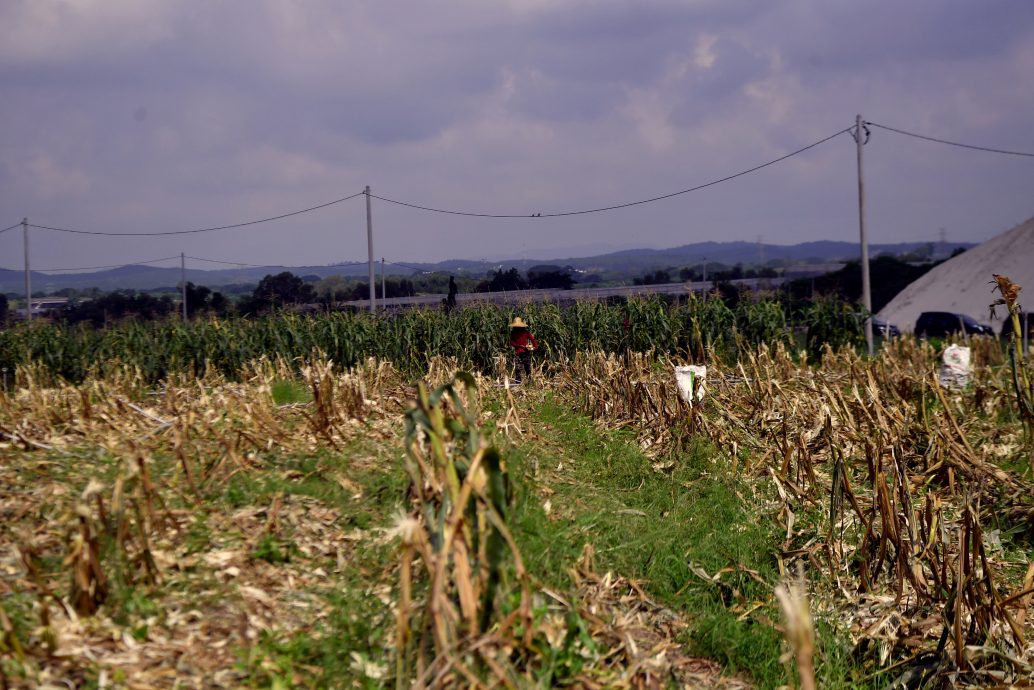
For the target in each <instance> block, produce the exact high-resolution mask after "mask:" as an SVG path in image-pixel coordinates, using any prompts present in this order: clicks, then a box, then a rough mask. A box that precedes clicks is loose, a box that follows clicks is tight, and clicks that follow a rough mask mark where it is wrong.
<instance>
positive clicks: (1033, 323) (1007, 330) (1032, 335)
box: [1002, 312, 1034, 340]
mask: <svg viewBox="0 0 1034 690" xmlns="http://www.w3.org/2000/svg"><path fill="white" fill-rule="evenodd" d="M1024 327H1026V329H1027V339H1028V340H1034V314H1031V313H1030V312H1027V313H1024V312H1020V334H1021V335H1022V334H1023V329H1024ZM1010 335H1012V318H1011V317H1010V316H1009V315H1008V314H1006V315H1005V323H1003V324H1002V337H1003V338H1008V337H1009V336H1010Z"/></svg>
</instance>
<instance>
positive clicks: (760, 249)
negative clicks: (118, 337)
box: [0, 241, 974, 294]
mask: <svg viewBox="0 0 1034 690" xmlns="http://www.w3.org/2000/svg"><path fill="white" fill-rule="evenodd" d="M972 246H974V245H973V244H972V243H955V244H952V245H951V248H955V247H966V248H968V247H972ZM930 247H931V245H930V244H929V243H926V242H903V243H899V244H874V245H871V246H870V253H871V255H872V256H878V255H880V254H892V255H900V254H905V253H909V252H917V251H918V252H921V251H924V250H929V249H930ZM944 253H945V254H946V253H947V251H945V252H944ZM536 256H537V257H538V258H534V259H513V260H509V261H473V260H466V259H449V260H447V261H440V262H437V263H422V262H409V263H407V264H405V265H404V266H403V265H400V264H388V266H387V272H388V274H389V275H396V276H397V275H403V276H406V275H413V274H414V273H416V272H419V271H424V272H435V271H445V272H451V273H457V274H462V273H467V274H474V275H481V274H484V273H487V272H488V271H490V270H498V269H503V268H511V267H517V268H519V269H521V270H527V269H528V268H530V267H532V266H535V265H539V264H542V263H544V262H547V261H548V263H551V264H557V265H561V266H572V267H574V268H576V269H578V270H579V271H580V272H582V273H595V274H598V275H601V276H603V277H604V278H605V279H608V280H619V279H626V278H627V279H631V278H632V277H634V276H638V275H641V274H643V273H644V272H646V271H653V270H657V269H663V268H680V267H683V266H696V265H699V264H700V263H701V262H702V261H704V260H705V259H706V260H707V262H708V264H715V263H718V264H726V265H729V266H732V265H735V264H738V263H742V264H744V265H745V266H756V265H758V264H759V263H761V259H764V263H765V264H767V265H776V266H785V265H789V264H799V263H830V262H836V261H848V260H852V259H857V258H858V245H857V243H853V242H832V241H822V242H804V243H801V244H793V245H780V244H765V245H760V246H759V245H757V244H755V243H751V242H698V243H695V244H686V245H682V246H680V247H672V248H670V249H623V250H620V251H616V252H610V253H607V254H599V255H596V256H583V257H563V258H561V257H554V258H542V257H541V256H540V255H539V253H536ZM281 271H291V272H292V273H294V274H295V275H299V276H318V277H320V278H325V277H327V276H331V275H342V276H349V277H355V278H360V279H361V278H364V277H365V276H366V275H367V265H366V264H365V263H363V264H343V265H331V266H262V267H241V268H220V269H214V270H203V269H198V268H188V269H187V280H189V281H191V282H193V283H195V284H197V285H207V286H208V287H211V288H225V287H226V286H239V287H241V288H243V287H244V286H249V285H255V284H257V283H258V282H259V281H260V280H261V279H262V278H263V277H264V276H266V275H268V274H271V273H273V274H275V273H279V272H281ZM377 275H378V276H379V275H380V266H377ZM179 281H180V270H179V269H178V268H157V267H154V266H122V267H120V268H113V269H109V270H105V271H96V272H92V273H62V274H46V273H39V272H36V271H33V273H32V289H33V291H34V292H35V291H37V290H42V291H46V292H48V293H53V292H55V291H57V290H61V289H63V288H74V289H77V290H84V289H88V288H92V287H95V288H99V289H101V290H105V291H109V290H127V289H129V290H155V289H159V288H163V287H168V288H170V289H172V288H174V287H175V286H176V285H178V284H179ZM23 290H24V274H23V273H22V272H21V271H11V270H5V269H0V292H6V293H15V294H21V293H22V291H23Z"/></svg>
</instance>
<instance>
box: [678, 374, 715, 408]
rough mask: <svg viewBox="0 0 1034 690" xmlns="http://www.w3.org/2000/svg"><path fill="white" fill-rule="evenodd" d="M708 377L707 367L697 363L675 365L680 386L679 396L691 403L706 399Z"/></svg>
mask: <svg viewBox="0 0 1034 690" xmlns="http://www.w3.org/2000/svg"><path fill="white" fill-rule="evenodd" d="M706 379H707V367H700V366H695V365H690V366H687V367H675V383H676V384H677V385H678V387H679V397H680V398H682V399H683V400H685V401H686V402H688V403H689V404H690V405H692V404H693V403H694V402H701V401H702V400H703V399H704V384H705V381H706Z"/></svg>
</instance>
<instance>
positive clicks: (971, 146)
mask: <svg viewBox="0 0 1034 690" xmlns="http://www.w3.org/2000/svg"><path fill="white" fill-rule="evenodd" d="M866 124H869V125H872V126H873V127H879V128H880V129H885V130H887V131H888V132H894V133H896V134H904V135H905V136H908V137H915V138H916V139H923V140H925V141H932V142H935V143H937V144H947V145H948V146H958V147H959V148H963V149H972V150H974V151H985V152H987V153H1001V154H1005V155H1007V156H1027V157H1029V158H1034V153H1028V152H1026V151H1010V150H1008V149H995V148H990V147H987V146H976V145H974V144H963V143H960V142H957V141H949V140H947V139H939V138H937V137H931V136H928V135H926V134H917V133H915V132H908V131H906V130H903V129H898V128H896V127H890V126H888V125H881V124H879V123H878V122H873V121H871V120H868V121H866Z"/></svg>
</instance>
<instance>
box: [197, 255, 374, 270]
mask: <svg viewBox="0 0 1034 690" xmlns="http://www.w3.org/2000/svg"><path fill="white" fill-rule="evenodd" d="M186 258H188V259H193V260H195V261H206V262H208V263H211V264H225V265H227V266H247V267H248V268H300V267H299V266H272V265H270V264H247V263H244V262H243V261H221V260H219V259H204V258H202V257H200V256H191V255H190V254H187V255H186ZM365 263H366V262H365V261H342V262H341V263H338V264H334V266H358V265H361V264H365Z"/></svg>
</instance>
